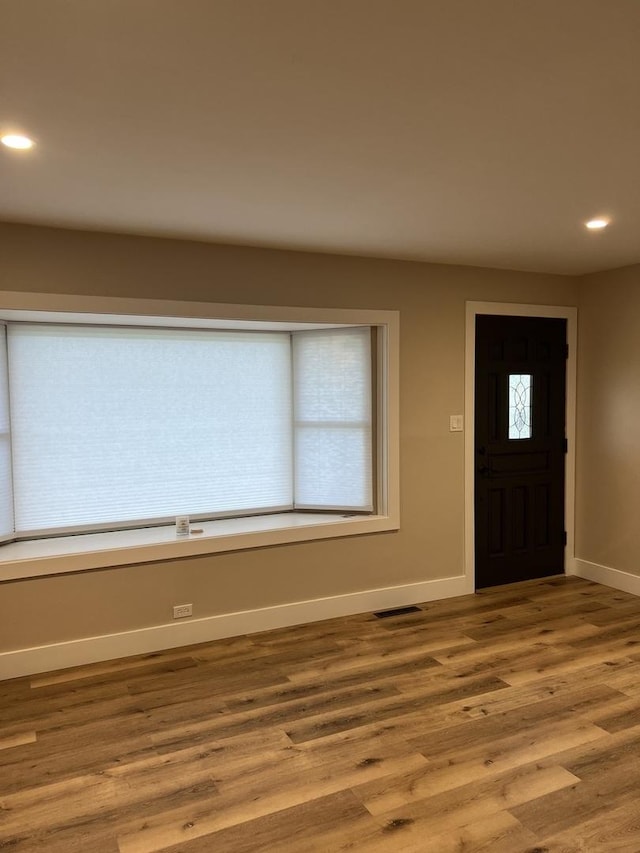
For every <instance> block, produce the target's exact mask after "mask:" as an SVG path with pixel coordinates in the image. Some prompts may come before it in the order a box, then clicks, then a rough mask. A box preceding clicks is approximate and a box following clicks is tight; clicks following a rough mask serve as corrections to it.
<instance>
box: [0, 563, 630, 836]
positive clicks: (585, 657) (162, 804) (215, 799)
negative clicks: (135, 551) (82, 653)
mask: <svg viewBox="0 0 640 853" xmlns="http://www.w3.org/2000/svg"><path fill="white" fill-rule="evenodd" d="M0 697H1V699H0V851H5V850H9V851H12V853H14V851H15V853H25V851H47V853H80V851H82V853H152V851H160V850H162V851H168V853H203V852H204V851H216V853H218V851H219V852H220V853H259V851H275V852H276V853H302V851H314V852H315V851H318V853H321V851H331V853H333V851H340V850H357V851H372V853H379V851H380V853H382V851H384V852H385V853H387V851H401V853H410V851H416V853H431V851H433V853H454V851H455V852H456V853H462V852H463V851H464V853H469V851H480V850H483V851H491V853H524V851H527V853H534V851H535V853H543V851H544V853H561V851H562V853H576V851H588V853H599V851H626V853H638V851H640V598H635V597H634V596H631V595H628V594H626V593H622V592H618V591H616V590H612V589H609V588H607V587H603V586H598V585H597V584H592V583H589V582H586V581H582V580H578V579H572V578H567V579H565V578H553V579H547V580H546V581H535V582H530V583H524V584H517V585H513V586H509V587H501V588H499V589H493V590H487V591H483V592H482V593H480V594H478V595H476V596H467V597H464V598H457V599H450V600H448V601H442V602H434V603H429V604H425V605H422V609H421V610H420V612H418V613H413V614H410V615H404V616H397V617H392V618H388V619H382V620H380V619H376V618H375V617H374V616H373V615H372V614H364V615H361V616H354V617H348V618H343V619H335V620H331V621H327V622H319V623H315V624H313V625H305V626H300V627H294V628H287V629H282V630H277V631H271V632H268V633H262V634H254V635H251V636H246V637H238V638H234V639H229V640H222V641H218V642H213V643H209V644H206V645H201V646H194V647H190V648H187V649H177V650H172V651H168V652H163V653H159V654H156V655H147V656H144V657H138V658H126V659H123V660H118V661H112V662H109V663H104V664H95V665H92V666H87V667H81V668H78V669H74V670H62V671H60V672H55V673H50V674H47V675H42V676H34V677H31V678H25V679H19V680H15V681H9V682H2V683H0Z"/></svg>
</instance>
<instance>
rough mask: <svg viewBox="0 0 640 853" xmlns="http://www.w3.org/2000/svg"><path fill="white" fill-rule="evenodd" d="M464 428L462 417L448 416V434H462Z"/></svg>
mask: <svg viewBox="0 0 640 853" xmlns="http://www.w3.org/2000/svg"><path fill="white" fill-rule="evenodd" d="M463 428H464V420H463V417H462V415H450V416H449V432H462V430H463Z"/></svg>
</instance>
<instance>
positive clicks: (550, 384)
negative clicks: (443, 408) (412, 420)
mask: <svg viewBox="0 0 640 853" xmlns="http://www.w3.org/2000/svg"><path fill="white" fill-rule="evenodd" d="M566 340H567V329H566V320H561V319H555V318H553V319H548V318H538V317H508V316H494V315H479V316H478V317H477V318H476V376H475V412H476V414H475V552H476V588H481V587H487V586H494V585H497V584H504V583H513V582H514V581H521V580H529V579H531V578H539V577H545V576H547V575H554V574H559V573H562V572H563V571H564V548H565V532H564V490H565V453H566V440H565V409H566V403H565V393H566V358H567V346H566Z"/></svg>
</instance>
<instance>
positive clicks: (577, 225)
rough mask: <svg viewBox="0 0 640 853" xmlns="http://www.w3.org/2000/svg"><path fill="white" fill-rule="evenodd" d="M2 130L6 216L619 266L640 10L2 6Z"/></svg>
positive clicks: (392, 253) (629, 185)
mask: <svg viewBox="0 0 640 853" xmlns="http://www.w3.org/2000/svg"><path fill="white" fill-rule="evenodd" d="M12 130H13V131H15V130H22V131H23V132H26V133H27V134H28V135H30V136H32V137H33V138H34V139H35V140H36V141H37V146H36V147H35V148H34V149H33V150H32V151H31V152H15V151H9V150H7V149H4V148H2V150H0V219H2V220H6V221H14V222H33V223H41V224H51V225H63V226H68V227H79V228H86V229H100V230H110V231H119V232H133V233H143V234H158V235H171V236H180V237H188V238H196V239H202V240H211V241H216V242H224V243H236V244H249V245H257V246H274V247H280V248H295V249H303V250H313V251H322V252H341V253H348V254H358V255H370V256H379V257H392V258H407V259H417V260H424V261H435V262H444V263H461V264H473V265H480V266H492V267H501V268H509V269H523V270H535V271H542V272H557V273H566V274H579V273H585V272H590V271H595V270H602V269H610V268H613V267H618V266H623V265H627V264H631V263H637V262H639V261H640V240H639V239H638V226H639V225H640V2H639V0H607V2H605V0H109V2H100V0H57V2H52V0H20V2H11V1H10V0H0V131H4V132H9V131H12ZM594 216H608V217H610V218H611V225H610V227H609V228H608V229H607V230H605V231H604V232H601V233H590V232H588V231H587V230H586V229H585V228H584V225H583V223H584V221H585V220H586V219H590V218H592V217H594Z"/></svg>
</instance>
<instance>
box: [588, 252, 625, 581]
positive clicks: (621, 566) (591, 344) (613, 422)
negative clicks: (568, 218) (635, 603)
mask: <svg viewBox="0 0 640 853" xmlns="http://www.w3.org/2000/svg"><path fill="white" fill-rule="evenodd" d="M579 288H580V290H579V293H580V308H579V326H578V329H579V331H578V334H579V346H578V353H579V356H578V440H577V484H576V486H577V497H576V556H577V557H578V558H580V559H583V560H588V561H589V562H592V563H597V564H599V565H603V566H608V567H610V568H614V569H618V570H621V571H625V572H630V573H631V574H635V575H640V520H639V516H638V508H639V507H640V430H639V428H638V425H639V424H640V265H636V266H633V267H626V268H624V269H620V270H612V271H610V272H605V273H598V274H597V275H590V276H585V277H584V278H582V279H581V280H580V281H579Z"/></svg>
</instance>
